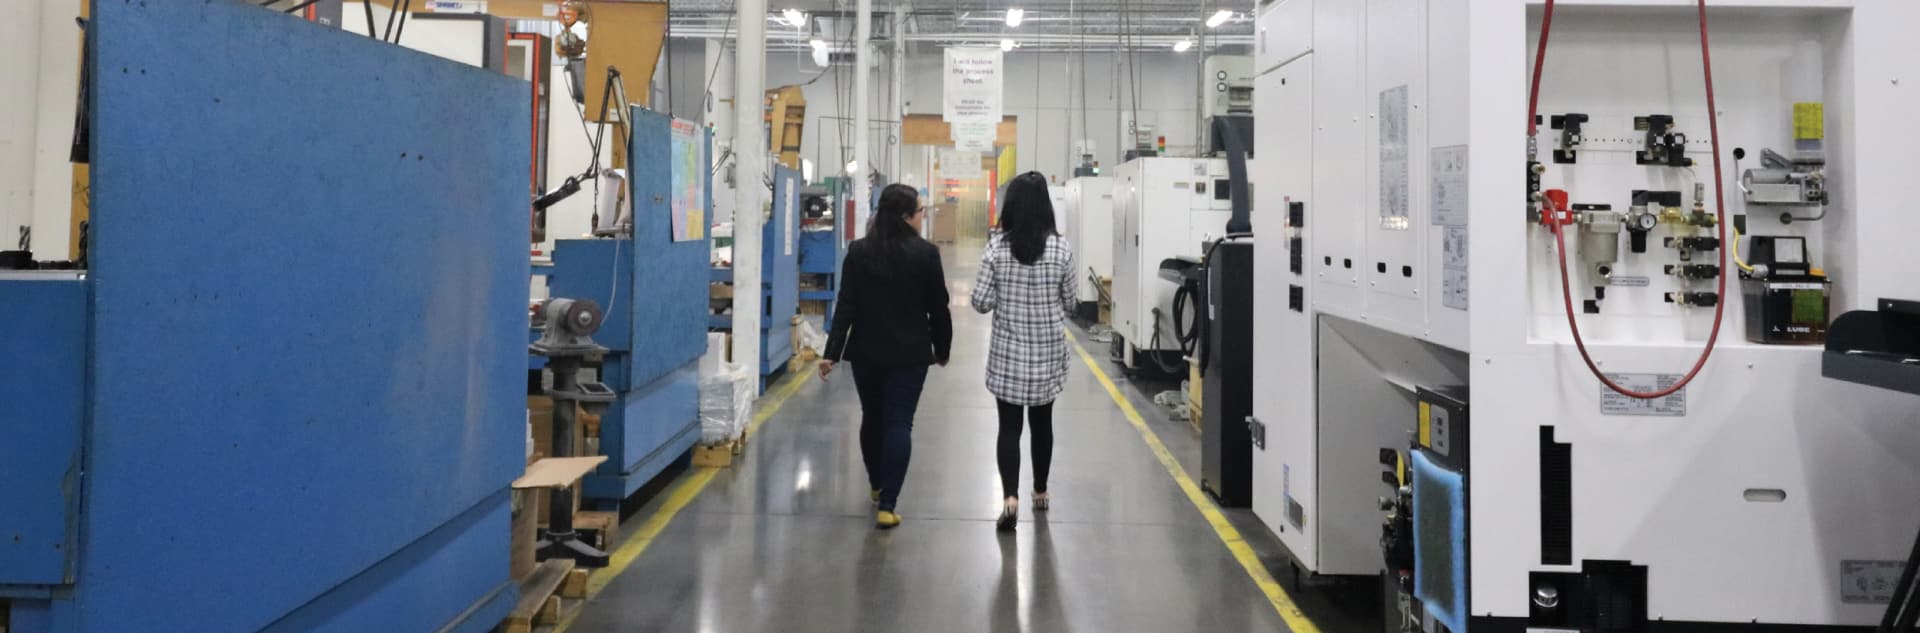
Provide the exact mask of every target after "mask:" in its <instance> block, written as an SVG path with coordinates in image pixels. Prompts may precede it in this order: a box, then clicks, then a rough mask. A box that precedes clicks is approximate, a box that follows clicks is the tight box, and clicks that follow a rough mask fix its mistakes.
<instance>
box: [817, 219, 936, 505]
mask: <svg viewBox="0 0 1920 633" xmlns="http://www.w3.org/2000/svg"><path fill="white" fill-rule="evenodd" d="M919 217H920V196H919V194H918V193H917V192H915V191H914V189H913V188H912V187H909V186H906V185H898V184H896V185H889V186H888V187H887V188H886V189H885V190H884V191H882V192H881V193H880V206H879V208H878V209H875V210H874V216H873V221H872V223H871V224H869V225H868V228H867V237H865V238H862V239H858V240H854V241H853V243H852V244H849V245H847V258H846V261H845V263H844V265H843V266H842V269H843V270H842V274H843V275H844V276H845V279H844V280H842V281H841V284H840V299H839V304H838V305H837V306H835V307H834V311H833V328H832V331H831V332H830V335H829V336H828V338H827V350H826V357H825V359H823V360H821V362H820V378H821V379H822V380H825V379H826V377H827V374H830V373H832V372H833V368H834V365H835V364H837V363H838V362H840V361H847V362H851V363H853V384H854V387H855V388H856V389H857V390H858V391H859V392H860V453H861V456H862V457H863V458H864V459H865V461H866V464H867V483H868V484H869V485H870V487H871V488H872V489H873V499H874V502H875V503H877V504H878V512H877V513H876V514H875V517H874V524H875V525H876V526H878V527H880V528H881V529H889V528H892V527H894V526H897V525H900V515H899V514H896V513H894V507H895V504H896V503H897V502H898V501H899V499H900V486H901V484H902V483H903V482H905V481H906V478H907V458H908V457H909V456H911V454H912V452H913V413H914V409H915V408H917V407H918V406H919V404H920V389H921V387H924V386H925V385H926V382H927V368H928V366H930V365H935V364H938V365H946V364H947V357H948V354H949V352H950V351H951V350H952V349H953V314H952V313H951V312H949V311H948V309H947V301H948V298H949V297H948V295H947V276H946V273H945V272H944V271H942V270H941V267H940V249H939V248H937V247H935V246H934V245H933V244H932V243H931V242H928V241H926V240H925V239H921V237H920V233H919V232H918V231H916V230H914V228H913V223H914V222H915V221H916V220H918V219H919Z"/></svg>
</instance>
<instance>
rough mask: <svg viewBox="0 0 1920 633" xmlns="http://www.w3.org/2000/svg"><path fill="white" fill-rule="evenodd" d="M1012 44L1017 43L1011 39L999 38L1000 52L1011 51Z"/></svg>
mask: <svg viewBox="0 0 1920 633" xmlns="http://www.w3.org/2000/svg"><path fill="white" fill-rule="evenodd" d="M1014 46H1017V44H1016V43H1015V42H1014V41H1013V40H1000V50H1001V51H1002V52H1012V51H1013V47H1014Z"/></svg>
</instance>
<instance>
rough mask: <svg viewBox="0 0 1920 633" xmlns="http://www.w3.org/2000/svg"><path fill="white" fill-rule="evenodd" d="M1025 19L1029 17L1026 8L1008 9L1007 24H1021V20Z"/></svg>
mask: <svg viewBox="0 0 1920 633" xmlns="http://www.w3.org/2000/svg"><path fill="white" fill-rule="evenodd" d="M1025 19H1027V10H1026V9H1007V26H1020V22H1021V21H1022V20H1025Z"/></svg>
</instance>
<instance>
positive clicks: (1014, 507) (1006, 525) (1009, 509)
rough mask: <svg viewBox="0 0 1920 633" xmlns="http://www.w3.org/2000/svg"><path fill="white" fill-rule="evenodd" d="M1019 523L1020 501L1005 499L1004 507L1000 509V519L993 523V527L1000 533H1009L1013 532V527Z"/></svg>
mask: <svg viewBox="0 0 1920 633" xmlns="http://www.w3.org/2000/svg"><path fill="white" fill-rule="evenodd" d="M1019 521H1020V500H1019V499H1015V498H1013V497H1007V500H1006V505H1004V506H1002V507H1001V508H1000V519H999V520H997V521H994V527H995V528H996V529H999V530H1000V531H1002V532H1011V531H1013V526H1014V525H1015V524H1016V523H1018V522H1019Z"/></svg>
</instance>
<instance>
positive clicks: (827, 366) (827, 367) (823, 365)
mask: <svg viewBox="0 0 1920 633" xmlns="http://www.w3.org/2000/svg"><path fill="white" fill-rule="evenodd" d="M831 373H833V361H830V360H823V361H820V380H823V381H824V380H826V379H827V374H831Z"/></svg>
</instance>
